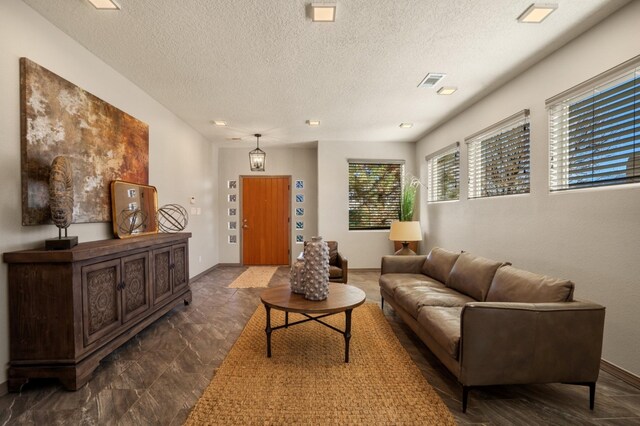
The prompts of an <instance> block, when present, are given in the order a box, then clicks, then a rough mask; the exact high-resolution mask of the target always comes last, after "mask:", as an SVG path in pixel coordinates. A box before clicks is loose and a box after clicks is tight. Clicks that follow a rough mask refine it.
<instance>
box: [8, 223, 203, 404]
mask: <svg viewBox="0 0 640 426" xmlns="http://www.w3.org/2000/svg"><path fill="white" fill-rule="evenodd" d="M190 236H191V234H189V233H178V234H159V235H151V236H144V237H137V238H132V239H130V240H106V241H95V242H91V243H83V244H79V245H78V246H76V247H74V248H73V249H71V250H59V251H55V252H53V251H44V250H26V251H21V252H12V253H5V254H4V261H5V262H6V263H8V264H9V325H10V327H9V329H10V357H11V359H10V362H9V368H8V381H7V387H8V390H9V391H10V392H17V391H20V389H21V388H22V386H24V385H25V384H26V383H27V382H28V381H29V379H39V378H55V379H58V380H59V381H60V382H61V383H62V385H63V386H64V388H65V389H67V390H78V389H80V388H81V387H82V386H84V385H85V384H86V383H87V381H89V379H90V378H91V376H92V374H93V372H94V370H95V369H96V368H97V367H98V366H99V365H100V361H101V360H102V359H103V358H104V357H106V356H107V355H109V354H110V353H111V352H113V351H114V350H115V349H116V348H118V347H119V346H121V345H122V344H124V343H125V342H127V341H128V340H129V339H131V338H132V337H134V336H135V335H136V334H138V333H139V332H140V331H142V330H143V329H144V328H146V327H147V326H149V325H150V324H151V323H153V322H154V321H156V320H157V319H158V318H160V317H162V316H163V315H165V314H166V313H167V312H169V311H170V310H171V309H173V308H174V307H176V306H178V305H180V304H185V305H188V304H189V303H190V302H191V299H192V294H191V289H190V288H189V278H188V277H189V271H188V264H189V256H188V238H189V237H190ZM160 296H161V297H160Z"/></svg>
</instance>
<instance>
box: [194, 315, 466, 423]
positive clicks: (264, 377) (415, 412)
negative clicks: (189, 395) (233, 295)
mask: <svg viewBox="0 0 640 426" xmlns="http://www.w3.org/2000/svg"><path fill="white" fill-rule="evenodd" d="M264 311H265V310H264V308H263V307H262V306H260V307H259V308H258V309H257V310H256V312H255V313H254V314H253V316H252V317H251V319H250V320H249V322H248V323H247V325H246V327H245V329H244V330H243V332H242V334H241V335H240V337H239V338H238V340H237V341H236V343H235V345H234V346H233V348H232V349H231V351H230V352H229V354H228V355H227V357H226V359H225V360H224V361H223V363H222V365H221V366H220V368H219V369H218V371H217V372H216V374H215V376H214V377H213V379H212V380H211V383H210V384H209V386H208V387H207V388H206V389H205V391H204V393H203V395H202V397H201V398H200V400H199V401H198V402H197V403H196V405H195V407H194V408H193V410H192V411H191V413H190V415H189V418H188V419H187V421H186V423H185V424H186V425H201V424H210V425H214V424H220V425H223V424H224V425H240V424H242V425H257V424H260V425H267V424H269V425H274V424H278V425H280V424H287V425H288V424H309V425H324V424H340V425H342V424H366V425H372V424H378V425H382V424H384V425H388V424H420V425H431V424H434V425H435V424H437V425H453V424H455V421H454V419H453V416H452V415H451V412H450V411H449V410H448V408H447V407H446V405H445V404H444V402H443V401H442V400H441V399H440V397H439V396H438V395H437V393H436V392H435V390H434V389H433V388H432V387H431V386H430V385H429V383H427V381H426V380H425V379H424V377H423V375H422V373H421V372H420V370H419V369H418V367H417V366H416V365H415V364H414V363H413V361H412V360H411V358H410V357H409V355H408V354H407V352H406V351H405V350H404V348H403V347H402V345H401V344H400V342H399V341H398V339H397V338H396V336H395V334H394V333H393V331H392V330H391V327H390V326H389V324H388V323H387V321H386V319H385V318H384V315H383V314H382V312H381V311H380V308H379V307H378V306H377V305H375V304H365V305H362V306H360V307H358V308H356V309H354V311H353V322H352V333H351V334H352V338H351V352H350V362H349V363H348V364H347V363H345V362H344V338H343V337H342V335H341V334H338V333H336V332H335V331H332V330H330V329H328V328H327V327H323V326H322V325H320V324H317V323H315V322H313V321H311V322H307V323H305V324H300V325H295V326H292V327H290V328H287V329H280V330H276V331H274V332H273V334H272V358H267V356H266V336H265V331H264V329H265V312H264ZM271 313H272V322H271V324H272V326H275V325H279V324H283V323H284V315H283V314H282V312H280V311H275V310H271ZM300 318H302V317H301V316H299V315H298V314H290V322H293V321H295V320H296V319H300ZM325 320H326V321H327V322H328V323H329V324H332V325H333V326H335V327H338V328H341V329H343V328H344V314H338V315H334V316H331V317H328V318H326V319H325Z"/></svg>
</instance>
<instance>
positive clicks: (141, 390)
mask: <svg viewBox="0 0 640 426" xmlns="http://www.w3.org/2000/svg"><path fill="white" fill-rule="evenodd" d="M242 271H244V268H241V267H220V268H218V269H216V270H214V271H213V272H211V273H209V274H207V275H206V276H204V277H203V278H201V279H199V280H197V281H195V282H193V283H192V290H193V303H192V304H191V305H189V306H180V307H178V308H176V309H174V310H173V311H171V312H170V313H168V314H167V315H165V316H164V317H162V318H161V319H160V320H158V321H156V322H155V323H154V324H152V325H151V326H149V327H148V328H147V329H145V330H144V331H142V332H141V333H139V334H138V335H137V336H136V337H135V338H133V339H132V340H130V341H129V342H128V343H126V344H125V345H123V346H122V347H121V348H119V349H118V350H116V351H115V352H114V353H112V354H111V355H110V356H109V357H107V358H106V359H104V360H103V362H102V363H101V364H100V367H99V368H98V369H97V370H96V371H95V373H94V376H93V378H92V380H91V381H90V382H89V383H88V384H87V385H86V386H84V387H83V388H82V389H80V390H79V391H77V392H67V391H65V390H63V389H62V388H61V387H60V386H59V385H58V383H57V382H56V381H53V380H39V381H33V382H30V383H29V384H28V385H26V386H25V388H24V389H23V391H22V392H21V393H12V394H8V395H5V396H2V397H0V426H4V425H13V424H37V425H45V424H46V425H53V424H73V425H76V424H87V425H93V424H99V425H103V424H105V425H110V424H123V425H145V424H153V425H159V424H162V425H165V424H166V425H173V424H182V422H183V421H184V419H185V418H186V417H187V415H188V413H189V410H190V408H191V407H192V406H193V405H194V404H195V402H196V401H197V399H198V397H199V395H200V394H201V393H202V391H203V390H204V388H205V387H206V386H207V384H208V383H209V381H210V379H211V377H212V376H213V375H214V374H215V371H216V369H217V368H218V366H219V365H220V364H221V363H222V360H223V359H224V358H225V356H226V354H227V352H228V351H229V349H230V348H231V346H232V345H233V343H234V342H235V340H236V339H237V338H238V336H239V335H240V332H241V331H242V329H243V328H244V325H245V323H246V322H247V320H248V319H249V317H250V316H251V314H252V313H253V312H254V311H255V309H256V307H257V306H258V305H259V294H260V291H261V290H260V289H229V288H226V286H227V285H228V284H229V283H231V281H233V279H234V278H235V277H237V276H238V275H239V274H240V273H241V272H242ZM349 278H350V280H349V282H350V284H352V285H356V286H358V287H360V288H362V289H363V290H365V292H366V293H367V297H368V298H369V299H370V300H371V301H375V302H378V301H379V300H380V294H379V292H378V284H377V283H378V273H377V272H365V271H349ZM287 282H288V270H287V268H280V269H279V270H278V271H277V273H276V275H275V276H274V278H273V280H272V281H271V285H278V284H285V283H287ZM385 315H386V317H387V319H388V320H389V322H390V324H391V326H392V327H393V329H394V331H395V333H396V335H397V336H398V339H399V340H400V342H401V343H402V345H403V346H404V347H405V348H406V350H407V351H408V353H409V354H410V355H411V357H412V358H413V360H414V361H415V363H416V364H417V365H418V367H419V368H420V369H421V370H422V372H423V374H424V376H425V377H426V378H427V380H428V381H429V383H431V385H432V386H433V387H434V388H435V389H436V390H437V391H438V393H439V394H440V396H441V397H442V399H443V400H444V401H445V403H446V404H447V406H448V407H449V408H450V410H451V411H452V413H453V414H454V416H455V418H456V420H457V421H458V423H460V424H471V423H476V424H492V425H507V424H509V425H511V424H517V425H523V424H531V425H540V424H555V425H559V424H576V425H577V424H580V425H585V424H594V425H626V424H629V425H637V424H640V390H639V389H636V388H634V387H631V386H628V385H626V384H625V383H623V382H621V381H619V380H617V379H615V378H614V377H612V376H611V375H609V374H607V373H604V372H602V373H601V376H600V380H599V382H598V389H597V393H596V408H595V410H594V411H590V410H589V409H588V390H587V389H586V388H582V387H578V386H570V385H561V384H557V385H556V384H554V385H531V386H495V387H488V388H485V389H482V390H474V391H472V393H471V396H470V401H469V407H468V410H467V413H466V414H462V412H461V410H460V387H459V386H458V384H457V383H456V381H455V379H454V378H453V377H452V376H451V375H450V374H449V373H448V372H447V370H446V369H445V368H444V367H443V366H442V365H441V364H440V363H439V362H438V360H437V359H436V358H435V357H434V356H433V355H432V354H431V353H430V352H429V350H428V349H427V348H426V347H425V346H424V345H423V344H422V342H421V341H420V340H419V339H417V338H416V337H415V335H414V334H413V332H412V331H411V330H410V329H409V328H408V327H407V326H405V325H404V324H403V323H402V321H401V320H400V319H399V317H397V316H396V315H395V314H394V312H393V310H392V309H391V308H385ZM416 423H417V424H419V420H418V419H417V420H416Z"/></svg>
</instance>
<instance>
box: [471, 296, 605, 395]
mask: <svg viewBox="0 0 640 426" xmlns="http://www.w3.org/2000/svg"><path fill="white" fill-rule="evenodd" d="M604 314H605V308H604V307H603V306H601V305H598V304H596V303H592V302H587V301H574V302H558V303H501V302H470V303H467V304H466V305H465V307H464V308H463V310H462V314H461V322H460V328H461V329H460V333H461V334H460V336H461V337H460V357H459V360H460V377H459V380H460V382H461V383H462V384H463V385H465V386H480V385H497V384H517V383H554V382H573V383H578V382H584V383H587V382H595V381H596V380H597V379H598V372H599V369H600V357H601V355H602V337H603V332H604Z"/></svg>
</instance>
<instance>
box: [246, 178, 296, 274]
mask: <svg viewBox="0 0 640 426" xmlns="http://www.w3.org/2000/svg"><path fill="white" fill-rule="evenodd" d="M290 183H291V178H290V177H288V176H284V177H283V176H266V177H253V176H245V177H242V200H241V201H242V263H243V264H244V265H288V264H289V241H290V240H291V239H290V238H289V227H290V225H289V224H290V222H289V212H290V206H289V203H290V199H291V196H290V191H291V190H290Z"/></svg>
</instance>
